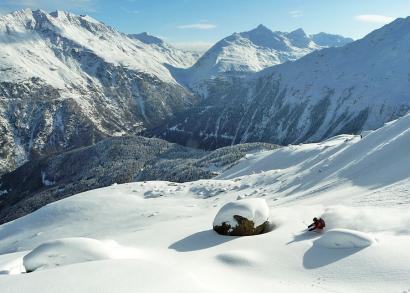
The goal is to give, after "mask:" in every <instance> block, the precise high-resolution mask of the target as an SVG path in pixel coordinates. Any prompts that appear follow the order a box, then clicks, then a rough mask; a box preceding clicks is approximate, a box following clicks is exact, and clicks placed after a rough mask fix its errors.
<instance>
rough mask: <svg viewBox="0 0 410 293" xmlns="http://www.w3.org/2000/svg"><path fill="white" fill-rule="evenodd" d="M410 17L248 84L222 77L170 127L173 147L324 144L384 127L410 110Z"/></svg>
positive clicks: (255, 77)
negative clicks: (192, 143) (175, 144)
mask: <svg viewBox="0 0 410 293" xmlns="http://www.w3.org/2000/svg"><path fill="white" fill-rule="evenodd" d="M409 31H410V18H406V19H398V20H396V21H394V22H392V23H391V24H388V25H386V26H385V27H383V28H381V29H379V30H376V31H374V32H372V33H370V34H369V35H367V36H366V37H365V38H363V39H361V40H358V41H355V42H353V43H350V44H348V45H346V46H344V47H341V48H329V49H323V50H320V51H316V52H313V53H311V54H309V55H307V56H305V57H303V58H301V59H299V60H297V61H295V62H287V63H285V64H280V65H278V66H273V67H270V68H268V69H265V70H263V71H261V72H258V73H255V74H254V75H253V76H251V77H247V78H226V77H225V78H219V79H215V80H213V82H212V83H210V84H209V87H208V96H207V99H205V100H204V101H203V102H202V103H201V104H200V105H199V106H198V107H195V108H193V109H190V110H189V112H188V113H184V115H183V116H182V117H181V119H179V120H178V121H176V122H174V123H172V124H170V125H169V126H170V127H169V129H168V131H167V133H166V135H165V137H166V138H168V139H171V140H173V141H179V142H181V140H180V139H179V138H183V140H184V141H186V140H188V139H191V141H197V143H198V144H199V145H202V146H205V147H209V148H213V147H220V146H222V145H227V144H228V145H229V144H235V143H240V142H250V141H265V142H271V143H277V144H284V145H286V144H289V143H300V142H306V141H307V142H310V141H320V140H323V139H326V138H329V137H332V136H334V135H337V134H342V133H350V134H352V133H356V134H357V133H360V132H361V131H363V130H369V129H376V128H378V127H380V126H382V125H383V123H385V122H387V121H390V120H392V119H395V118H397V117H400V116H402V115H404V114H406V113H407V112H408V110H409V109H410V95H409V90H410V83H409V74H410V70H409V68H410V59H409V58H408V55H409V50H410V45H409V44H410V33H409Z"/></svg>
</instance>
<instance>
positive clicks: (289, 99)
mask: <svg viewBox="0 0 410 293" xmlns="http://www.w3.org/2000/svg"><path fill="white" fill-rule="evenodd" d="M409 22H410V21H409V19H399V20H397V21H395V22H393V23H391V24H389V25H387V26H385V27H384V28H382V29H380V30H377V31H375V32H373V33H371V34H370V35H368V36H367V37H365V38H364V39H362V40H358V41H353V40H352V39H349V38H345V37H342V36H338V35H330V34H326V33H319V34H315V35H307V34H306V33H305V32H304V31H303V30H302V29H298V30H296V31H293V32H290V33H286V32H274V31H271V30H269V29H268V28H266V27H264V26H263V25H260V26H258V27H257V28H255V29H253V30H251V31H248V32H242V33H235V34H233V35H231V36H229V37H227V38H224V39H223V40H221V41H219V42H218V43H217V44H215V45H214V46H213V47H212V48H211V49H210V50H209V51H207V52H206V53H205V54H204V55H203V56H201V57H200V56H198V55H197V54H196V53H193V52H188V51H184V50H180V49H177V48H175V47H173V46H172V45H170V44H167V43H166V42H164V41H163V40H161V39H160V38H157V37H154V36H151V35H149V34H147V33H142V34H133V35H126V34H123V33H120V32H118V31H116V30H115V29H113V28H111V27H109V26H107V25H105V24H103V23H101V22H99V21H97V20H95V19H93V18H91V17H89V16H77V15H74V14H71V13H67V12H62V11H57V12H53V13H46V12H44V11H41V10H36V11H32V10H30V9H26V10H22V11H17V12H14V13H11V14H8V15H5V16H2V17H1V18H0V73H1V74H0V175H1V174H3V173H6V172H9V171H12V170H14V169H16V168H17V167H18V166H21V165H22V164H24V163H25V162H27V161H29V160H33V159H36V158H40V157H43V156H50V155H54V154H60V153H64V152H66V151H69V150H73V149H75V148H79V147H83V146H89V145H93V144H95V143H96V142H98V141H100V140H103V139H105V138H108V137H113V136H128V135H140V134H141V133H145V134H147V135H150V136H159V137H162V138H165V139H167V140H170V141H173V142H178V143H181V144H184V145H188V146H194V147H198V146H199V147H201V148H205V149H214V148H218V147H222V146H227V145H232V144H237V143H243V142H256V141H261V142H269V143H274V144H282V145H283V144H289V143H300V142H309V141H319V140H322V139H326V138H328V137H330V136H333V135H336V134H339V133H359V132H361V131H363V130H367V129H374V128H377V127H380V126H381V125H383V123H384V122H386V121H390V120H392V119H394V118H396V117H399V116H401V115H403V114H404V113H406V112H407V111H408V110H409V108H410V107H409V105H410V102H409V100H410V99H409V96H408V92H409V91H408V90H409V88H408V87H409V74H410V70H409V69H408V68H410V64H409V62H410V61H409V59H408V58H407V55H408V52H409V51H410V47H409V45H408V44H409V43H410V42H409V38H410V34H409V33H408V29H409V28H410V25H409Z"/></svg>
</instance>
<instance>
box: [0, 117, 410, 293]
mask: <svg viewBox="0 0 410 293" xmlns="http://www.w3.org/2000/svg"><path fill="white" fill-rule="evenodd" d="M409 144H410V116H405V117H403V118H401V119H399V120H397V121H394V122H391V123H389V124H387V125H385V126H384V127H383V128H381V129H379V130H377V131H374V132H372V133H369V134H368V135H367V136H365V137H364V138H363V139H360V138H359V137H356V136H339V137H335V138H333V139H330V140H327V141H325V142H322V143H316V144H308V145H298V146H289V147H285V148H283V149H278V150H274V151H267V152H261V153H256V154H250V155H248V156H247V158H245V159H243V160H242V161H241V162H240V163H239V164H238V165H236V166H234V167H233V168H232V169H230V170H228V171H227V172H225V173H224V174H222V175H221V176H220V177H219V178H218V179H215V180H201V181H197V182H191V183H185V184H176V183H170V182H139V183H130V184H124V185H113V186H110V187H107V188H103V189H98V190H92V191H89V192H85V193H82V194H78V195H75V196H72V197H70V198H67V199H64V200H61V201H58V202H56V203H53V204H49V205H47V206H45V207H43V208H42V209H40V210H38V211H36V212H34V213H32V214H30V215H27V216H25V217H23V218H20V219H18V220H15V221H13V222H10V223H8V224H5V225H2V226H0V272H1V273H0V292H2V293H6V292H7V293H8V292H13V293H14V292H42V293H43V292H53V293H55V292H87V293H88V292H175V293H176V292H179V293H180V292H191V293H192V292H236V293H237V292H361V293H362V292H383V293H385V292H399V293H403V292H406V293H407V292H410V278H409V276H410V249H409V247H410V213H409V205H410V152H409V151H408V146H409ZM150 191H155V194H156V195H157V196H155V197H152V196H149V195H150V194H151V193H150ZM145 195H147V196H145ZM238 197H239V198H264V199H265V200H266V201H267V203H268V205H269V207H270V218H271V220H272V222H273V223H274V224H275V225H276V228H275V229H274V230H273V231H272V232H270V233H267V234H263V235H259V236H251V237H242V238H237V237H227V236H220V235H217V234H216V233H215V232H214V231H213V230H212V223H213V220H214V217H215V215H216V213H217V212H218V210H219V209H220V208H221V207H222V206H223V205H224V204H226V203H227V202H229V201H235V200H237V198H238ZM314 216H322V217H323V218H324V219H325V220H326V227H327V229H326V231H325V232H324V233H322V234H318V233H306V232H305V231H304V230H305V228H306V225H305V224H309V223H310V221H311V219H312V218H313V217H314ZM78 237H82V240H81V239H80V240H78ZM63 238H70V239H63ZM73 238H74V239H76V240H74V244H73V243H72V241H73ZM84 238H87V239H86V240H84ZM58 239H62V240H58ZM92 239H96V240H99V241H101V242H99V241H94V240H92ZM53 240H58V241H57V242H51V243H52V245H51V246H50V245H48V247H47V249H45V250H44V249H43V248H42V249H40V248H38V249H37V250H35V251H34V252H33V253H32V255H33V254H34V255H35V256H36V257H37V259H38V257H40V260H41V262H43V261H46V262H47V259H44V256H46V255H50V256H51V257H50V261H49V263H50V264H52V263H54V264H55V263H56V262H55V259H58V258H60V259H64V258H65V259H66V261H64V262H57V263H58V264H59V266H58V267H57V266H54V267H53V266H49V267H48V268H47V267H43V268H42V269H41V270H38V271H35V272H33V273H29V274H22V272H23V271H24V267H23V257H24V256H25V255H27V254H28V253H30V252H31V251H32V250H33V249H35V248H36V247H37V246H39V245H41V244H42V243H44V242H47V241H53ZM78 241H80V242H81V241H86V242H87V243H93V244H92V245H91V244H90V245H89V246H88V248H87V249H91V251H87V249H86V251H85V252H84V250H83V246H82V245H80V247H81V249H79V248H78ZM107 241H108V242H107ZM113 241H115V242H113ZM56 243H57V244H56ZM61 243H63V248H64V249H62V248H61V247H62V246H61ZM104 243H111V244H113V243H115V245H111V246H106V245H105V244H104ZM94 245H95V246H96V247H99V248H98V249H100V250H102V252H101V251H100V252H101V253H102V254H103V256H104V257H94V258H92V257H91V258H87V257H85V258H84V257H83V256H84V254H81V253H85V255H88V253H91V254H93V246H94ZM43 247H44V246H43ZM67 250H68V251H70V253H67ZM39 251H40V252H41V253H39ZM118 252H122V254H121V257H111V256H112V255H117V254H116V253H118ZM79 254H80V255H82V257H78V255H79ZM97 256H99V255H98V254H97ZM101 258H103V260H101ZM96 259H100V260H96ZM70 263H71V264H70Z"/></svg>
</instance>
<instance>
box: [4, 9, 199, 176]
mask: <svg viewBox="0 0 410 293" xmlns="http://www.w3.org/2000/svg"><path fill="white" fill-rule="evenodd" d="M168 57H169V56H168V55H164V54H161V53H160V52H159V51H155V50H153V49H152V46H151V45H149V44H146V43H144V42H141V41H139V40H138V39H136V38H129V37H128V36H126V35H124V34H121V33H119V32H117V31H116V30H114V29H112V28H110V27H108V26H106V25H104V24H102V23H100V22H98V21H96V20H94V19H92V18H90V17H88V16H76V15H73V14H70V13H66V12H61V11H57V12H53V13H50V14H49V13H46V12H44V11H41V10H37V11H32V10H30V9H27V10H22V11H17V12H14V13H12V14H8V15H5V16H3V17H1V18H0V174H2V173H4V172H6V171H10V170H13V169H15V168H16V167H18V166H20V165H21V164H22V163H23V162H25V161H27V160H29V159H32V158H35V157H37V156H39V155H47V154H50V153H55V152H61V151H64V150H68V149H72V148H75V147H79V146H84V145H90V144H92V143H94V142H96V141H98V140H100V139H102V138H104V137H110V136H118V135H123V134H135V133H139V132H140V131H141V129H143V128H148V129H149V128H151V127H154V126H158V125H160V124H162V123H163V122H164V121H167V120H168V119H170V118H172V117H174V116H175V114H176V113H180V112H182V111H185V110H187V109H188V108H190V107H191V106H192V105H193V104H195V103H196V101H197V98H196V97H195V96H194V95H192V94H191V93H190V92H189V91H188V90H186V89H185V88H183V87H182V86H180V85H179V84H178V83H177V82H176V81H175V79H174V78H173V76H172V75H171V73H170V72H169V70H168V69H167V67H166V66H165V65H164V63H165V62H166V60H168ZM175 62H176V61H175ZM174 64H176V63H174Z"/></svg>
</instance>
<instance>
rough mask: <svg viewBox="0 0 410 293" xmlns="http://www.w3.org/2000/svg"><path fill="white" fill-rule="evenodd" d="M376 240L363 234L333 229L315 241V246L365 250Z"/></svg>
mask: <svg viewBox="0 0 410 293" xmlns="http://www.w3.org/2000/svg"><path fill="white" fill-rule="evenodd" d="M375 241H376V240H375V239H374V238H373V237H372V236H370V235H368V234H366V233H363V232H359V231H354V230H348V229H333V230H329V231H328V232H326V233H325V234H324V235H323V236H322V237H320V238H319V239H318V240H316V241H315V244H317V245H320V246H322V247H325V248H340V249H345V248H365V247H367V246H370V245H372V244H373V243H374V242H375Z"/></svg>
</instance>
